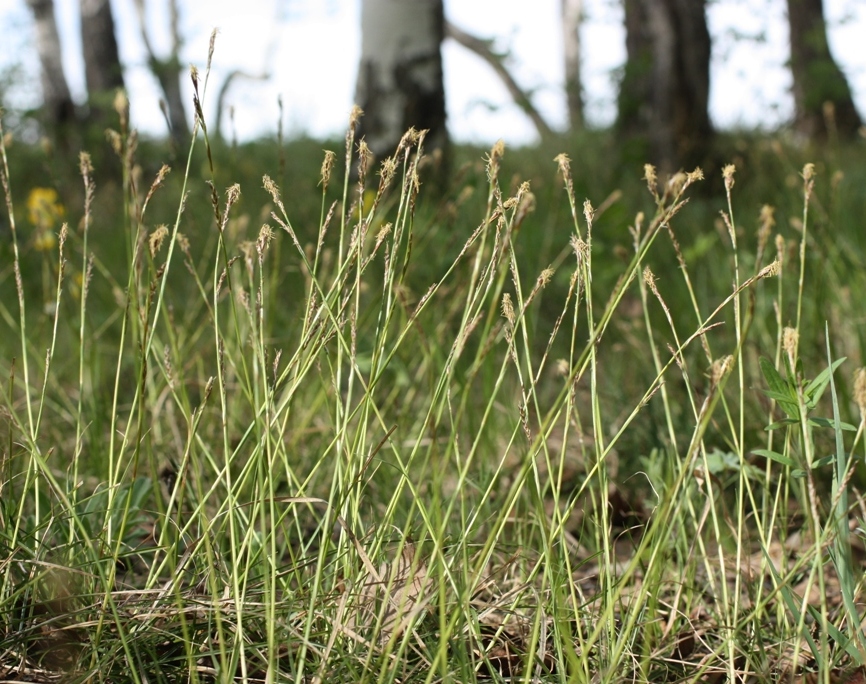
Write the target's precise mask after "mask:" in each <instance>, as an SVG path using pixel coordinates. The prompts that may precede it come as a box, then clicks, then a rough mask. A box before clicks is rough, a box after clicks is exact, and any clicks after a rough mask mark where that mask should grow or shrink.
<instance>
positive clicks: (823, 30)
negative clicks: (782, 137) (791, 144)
mask: <svg viewBox="0 0 866 684" xmlns="http://www.w3.org/2000/svg"><path fill="white" fill-rule="evenodd" d="M788 26H789V28H790V31H791V33H790V41H791V74H792V75H793V77H794V88H793V91H794V110H795V114H794V127H795V129H796V130H798V131H799V132H800V133H803V134H804V135H806V136H808V137H810V138H813V139H817V140H821V139H825V138H826V137H827V133H828V132H829V131H828V125H829V126H835V128H836V131H837V132H838V134H839V135H840V136H842V137H844V138H852V137H854V136H855V135H856V134H857V131H858V129H859V128H860V126H861V124H862V122H861V120H860V116H859V114H858V113H857V108H856V107H855V106H854V100H853V98H852V97H851V88H850V87H849V86H848V81H847V79H846V78H845V74H843V73H842V70H841V69H839V66H838V65H837V64H836V62H835V60H834V59H833V55H832V54H830V46H829V44H828V43H827V26H826V22H825V21H824V7H823V5H822V2H821V0H788ZM825 107H826V112H825Z"/></svg>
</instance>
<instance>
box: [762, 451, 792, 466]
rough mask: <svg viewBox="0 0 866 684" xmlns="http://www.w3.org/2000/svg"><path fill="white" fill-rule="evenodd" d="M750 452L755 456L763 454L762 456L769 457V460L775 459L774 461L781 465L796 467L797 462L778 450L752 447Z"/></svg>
mask: <svg viewBox="0 0 866 684" xmlns="http://www.w3.org/2000/svg"><path fill="white" fill-rule="evenodd" d="M752 453H753V454H755V455H756V456H763V457H764V458H769V459H770V460H771V461H776V463H781V464H782V465H786V466H789V467H791V468H796V467H797V464H796V463H795V462H794V460H793V459H791V458H789V457H788V456H784V455H782V454H780V453H779V452H778V451H770V450H769V449H753V450H752Z"/></svg>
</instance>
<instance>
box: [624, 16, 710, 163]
mask: <svg viewBox="0 0 866 684" xmlns="http://www.w3.org/2000/svg"><path fill="white" fill-rule="evenodd" d="M705 5H706V2H705V0H625V27H626V54H627V58H626V66H625V72H624V74H623V80H622V83H621V86H620V94H619V102H618V105H619V112H618V117H617V127H618V128H619V130H620V132H621V133H623V134H624V135H626V136H629V137H632V138H634V137H637V138H640V139H644V140H646V141H647V142H648V143H649V151H650V155H651V159H652V161H653V162H654V163H655V164H656V165H658V166H659V167H660V168H661V170H662V171H664V172H668V173H669V172H671V171H675V170H676V169H677V168H686V169H690V168H693V167H694V166H697V165H700V164H701V163H702V162H703V161H704V159H705V156H706V154H707V151H708V147H709V142H710V140H711V138H712V135H713V128H712V124H711V123H710V116H709V111H708V105H709V95H710V49H711V46H710V34H709V30H708V28H707V19H706V12H705Z"/></svg>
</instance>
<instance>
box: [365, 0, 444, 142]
mask: <svg viewBox="0 0 866 684" xmlns="http://www.w3.org/2000/svg"><path fill="white" fill-rule="evenodd" d="M443 38H444V12H443V8H442V0H362V3H361V62H360V65H359V68H358V81H357V89H356V96H355V99H356V102H357V103H358V105H360V107H361V108H362V109H363V110H364V114H365V115H364V118H363V119H362V120H361V131H360V132H361V134H362V135H363V136H364V137H365V139H366V142H367V144H368V145H369V147H370V149H371V150H372V151H373V153H374V154H375V155H376V156H377V157H379V158H380V159H381V158H382V157H383V156H386V155H388V154H391V153H392V152H393V151H394V149H395V148H396V146H397V143H398V142H399V141H400V138H401V137H402V135H403V133H405V132H406V129H408V128H409V127H410V126H414V127H415V128H417V129H427V130H429V131H430V132H429V134H428V136H427V139H426V146H427V148H428V149H429V148H431V147H432V148H444V147H445V146H446V143H447V130H446V128H445V92H444V85H443V81H442V55H441V50H440V48H441V44H442V40H443Z"/></svg>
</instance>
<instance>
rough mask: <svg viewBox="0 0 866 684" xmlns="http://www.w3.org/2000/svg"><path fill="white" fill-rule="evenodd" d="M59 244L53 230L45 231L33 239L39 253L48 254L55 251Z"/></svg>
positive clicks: (34, 246)
mask: <svg viewBox="0 0 866 684" xmlns="http://www.w3.org/2000/svg"><path fill="white" fill-rule="evenodd" d="M56 244H57V237H56V236H55V235H54V233H53V232H51V230H43V231H40V232H39V233H37V234H36V237H35V238H34V239H33V248H34V249H35V250H36V251H37V252H48V251H50V250H52V249H54V245H56Z"/></svg>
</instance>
